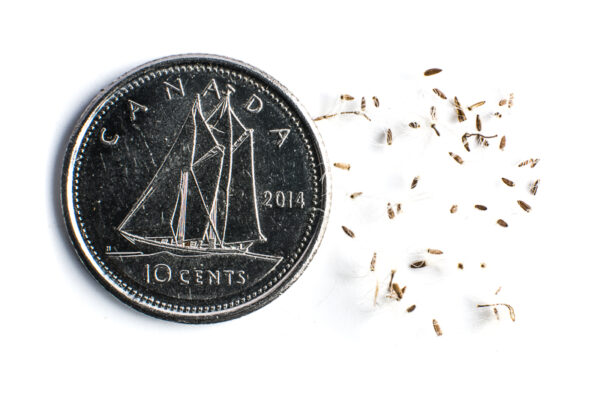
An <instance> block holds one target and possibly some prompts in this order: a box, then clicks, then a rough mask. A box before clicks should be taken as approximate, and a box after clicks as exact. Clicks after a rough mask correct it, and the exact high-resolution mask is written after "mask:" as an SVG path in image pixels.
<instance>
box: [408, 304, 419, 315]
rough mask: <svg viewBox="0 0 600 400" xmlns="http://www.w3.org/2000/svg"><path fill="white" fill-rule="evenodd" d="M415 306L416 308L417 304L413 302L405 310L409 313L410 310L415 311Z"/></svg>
mask: <svg viewBox="0 0 600 400" xmlns="http://www.w3.org/2000/svg"><path fill="white" fill-rule="evenodd" d="M415 308H417V306H416V305H415V304H413V305H412V306H410V307H408V308H407V309H406V312H409V313H411V312H413V311H415Z"/></svg>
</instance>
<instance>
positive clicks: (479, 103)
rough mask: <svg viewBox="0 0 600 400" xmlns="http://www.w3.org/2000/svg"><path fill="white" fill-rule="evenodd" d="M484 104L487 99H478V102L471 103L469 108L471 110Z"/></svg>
mask: <svg viewBox="0 0 600 400" xmlns="http://www.w3.org/2000/svg"><path fill="white" fill-rule="evenodd" d="M484 104H485V100H484V101H478V102H477V103H475V104H471V105H470V106H469V107H467V110H469V111H471V110H472V109H474V108H477V107H481V106H482V105H484Z"/></svg>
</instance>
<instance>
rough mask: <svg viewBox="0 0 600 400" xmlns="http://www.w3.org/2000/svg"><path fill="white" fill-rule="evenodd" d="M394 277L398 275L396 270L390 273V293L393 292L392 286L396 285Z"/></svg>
mask: <svg viewBox="0 0 600 400" xmlns="http://www.w3.org/2000/svg"><path fill="white" fill-rule="evenodd" d="M394 275H396V270H395V269H393V270H391V271H390V283H389V285H388V292H391V291H392V284H393V283H394Z"/></svg>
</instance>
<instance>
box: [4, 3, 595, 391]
mask: <svg viewBox="0 0 600 400" xmlns="http://www.w3.org/2000/svg"><path fill="white" fill-rule="evenodd" d="M1 14H2V15H1V17H0V18H1V23H0V37H1V39H0V40H1V41H0V46H1V50H2V52H1V54H2V58H3V61H2V63H1V64H0V65H1V66H0V68H1V72H2V74H1V76H2V81H1V82H2V84H1V89H0V90H1V96H0V116H1V121H2V130H1V132H0V134H1V138H2V147H1V148H2V150H1V151H2V153H1V154H2V156H1V157H0V160H1V161H0V163H1V168H0V171H2V172H1V179H2V187H3V190H2V196H1V200H0V202H1V209H2V210H3V211H2V216H3V217H2V224H1V226H2V230H1V233H0V238H1V240H0V243H2V245H1V246H2V247H1V249H2V254H3V258H2V262H1V263H0V270H1V273H0V277H1V283H2V289H1V290H0V301H1V304H2V311H3V324H2V329H1V330H0V396H1V397H2V398H6V399H9V398H10V399H12V398H38V399H39V398H125V397H132V396H133V397H134V398H182V397H184V396H185V397H186V398H234V397H238V398H239V397H245V398H311V397H314V398H325V397H335V398H339V397H344V398H371V399H377V398H384V397H387V398H424V399H429V398H436V397H440V396H443V398H465V399H467V398H468V399H471V398H473V399H474V398H504V397H507V396H510V397H513V398H565V397H567V398H598V395H599V394H598V388H597V383H596V382H595V380H596V379H597V378H598V372H599V371H598V357H599V356H600V352H599V348H598V335H599V334H598V329H599V327H600V324H599V322H598V318H599V315H598V314H599V313H598V305H599V304H598V300H597V291H598V278H599V277H600V273H599V268H600V265H599V263H598V255H597V250H598V245H597V241H598V234H597V225H598V222H600V221H599V218H598V208H597V207H598V206H597V199H598V189H597V182H596V176H597V171H598V168H597V162H596V156H597V154H598V149H599V148H600V147H599V145H600V131H599V128H598V118H597V115H598V110H599V109H600V108H599V106H600V104H599V103H600V102H599V100H598V99H599V98H600V85H599V78H598V74H599V69H600V63H599V61H598V56H597V53H598V46H597V40H598V37H599V33H600V32H599V29H598V21H597V16H598V12H597V10H596V7H595V4H594V2H591V1H590V2H578V1H569V2H560V3H557V2H553V1H545V2H524V1H521V2H511V1H502V2H481V1H479V2H472V3H468V2H461V1H444V2H441V1H440V2H437V1H425V2H410V3H409V4H402V3H400V2H395V3H394V4H393V5H392V4H391V2H390V3H386V2H377V1H362V2H350V1H345V2H325V1H320V2H308V1H303V2H293V3H292V2H273V3H264V2H259V1H252V2H241V1H240V2H237V1H228V2H211V3H208V2H202V1H195V2H179V1H167V2H156V3H154V2H150V1H144V2H126V1H118V2H117V1H115V2H113V1H98V2H76V3H75V2H74V3H65V2H57V1H52V2H39V3H25V2H20V3H18V2H10V3H7V4H4V6H3V7H2V13H1ZM190 52H202V53H214V54H221V55H226V56H229V57H232V58H237V59H240V60H244V61H245V62H247V63H249V64H252V65H255V66H257V67H258V68H260V69H262V70H265V71H266V72H268V73H269V74H271V75H272V76H274V77H276V79H278V80H279V81H280V82H282V83H283V84H284V85H285V86H287V87H288V88H289V89H290V90H291V91H292V92H293V93H294V94H295V95H296V96H297V97H298V98H299V99H300V101H301V102H302V103H303V104H304V105H305V107H306V108H307V109H308V111H309V112H310V113H311V114H312V115H313V116H316V115H319V114H321V113H323V112H327V111H329V110H330V109H331V108H332V107H333V106H334V104H335V99H336V96H337V95H338V94H339V93H344V92H352V93H354V94H355V95H359V96H360V95H362V94H365V95H371V94H380V93H381V96H382V98H383V95H384V94H387V95H388V98H390V99H392V98H393V97H394V93H398V94H399V95H398V97H399V98H403V99H404V100H405V101H409V99H410V96H412V95H413V94H414V96H417V93H421V92H418V90H417V88H418V87H420V86H421V85H427V84H428V83H427V82H425V83H423V77H422V71H423V70H425V69H426V68H429V67H434V66H436V67H441V68H443V69H444V72H443V73H442V74H444V76H441V75H440V77H439V79H444V81H436V82H443V84H444V87H445V88H447V89H448V92H451V93H455V92H456V91H457V90H458V88H464V90H465V91H467V92H468V93H470V94H472V93H473V92H474V91H476V89H477V90H479V92H478V93H483V94H485V95H490V94H492V95H491V96H490V97H492V98H493V96H494V95H499V94H502V93H506V91H514V92H515V94H516V103H515V104H516V106H515V111H514V115H513V116H512V117H513V123H512V124H511V125H509V126H510V129H511V133H512V136H509V137H511V139H510V140H513V141H512V142H511V141H510V140H509V144H512V143H515V146H516V144H517V143H518V144H519V145H520V146H521V148H523V149H525V150H527V151H529V153H527V154H524V155H523V156H532V157H534V156H535V157H540V158H542V162H541V163H540V166H539V168H540V169H539V171H540V172H539V173H540V174H543V179H542V183H541V185H540V190H539V192H538V196H536V198H535V199H534V200H535V204H534V209H533V211H532V213H530V214H528V215H526V218H525V217H523V218H521V214H522V213H521V214H519V217H518V218H517V217H515V221H517V222H516V223H515V224H512V221H511V226H510V227H509V228H508V229H510V230H506V231H503V234H502V235H503V236H501V238H500V239H498V237H497V236H490V239H489V240H484V239H483V238H482V236H483V235H484V234H483V233H481V234H480V233H479V231H478V230H477V229H475V230H473V231H471V233H472V235H473V236H468V237H464V240H460V239H461V238H463V237H460V236H459V237H454V238H453V240H454V241H455V242H456V243H458V244H461V243H462V244H463V245H464V243H465V241H467V242H469V241H471V240H474V241H477V242H474V244H473V246H472V247H471V249H475V250H474V251H475V252H476V253H477V254H479V253H482V251H481V249H482V248H484V249H489V250H490V251H491V252H492V253H493V254H494V256H493V257H491V258H490V259H489V260H488V259H486V261H488V262H489V264H490V265H489V267H488V268H487V269H486V270H485V271H481V270H478V269H477V267H476V266H475V267H473V268H471V269H470V270H465V271H464V272H465V274H464V275H457V272H456V268H455V267H454V265H455V264H452V266H449V267H448V268H449V269H448V271H450V269H452V271H451V272H447V273H441V274H439V276H438V278H436V279H434V280H433V281H431V282H424V283H422V287H421V288H422V289H423V290H421V291H420V293H421V294H420V297H419V295H418V293H415V292H417V290H416V289H415V290H413V288H416V287H418V285H419V283H418V281H415V283H414V286H410V285H409V288H408V292H407V296H408V294H410V293H411V290H413V291H412V293H415V297H414V298H413V299H408V298H407V299H406V300H407V301H409V302H414V303H416V304H417V310H416V311H415V312H414V313H413V314H410V315H408V314H406V313H404V312H403V310H404V308H405V307H406V306H408V305H409V304H410V303H404V304H402V303H399V304H400V306H398V307H400V308H398V307H396V305H393V304H388V305H385V304H383V305H382V306H381V307H378V308H376V309H373V307H368V303H370V301H371V296H372V294H370V292H369V291H370V290H372V286H370V285H371V283H368V284H367V283H365V282H366V281H365V280H364V279H362V278H361V276H362V275H361V273H360V272H357V271H358V269H360V268H362V266H363V265H364V266H365V268H367V267H366V266H367V265H368V262H369V260H370V252H371V251H372V250H371V248H370V247H369V246H368V245H367V243H366V242H365V241H361V240H362V239H361V235H360V233H361V231H360V221H359V220H357V219H356V218H355V215H354V214H353V211H352V208H350V206H348V204H347V201H346V200H344V201H342V200H338V199H343V198H345V195H346V194H347V193H346V191H347V190H352V189H351V188H352V186H353V183H352V182H351V181H350V178H349V177H350V176H352V175H348V174H346V175H343V174H342V173H341V171H339V170H336V171H333V180H334V189H335V191H336V193H335V194H339V196H336V200H335V201H336V203H334V208H333V214H332V220H331V223H330V226H329V230H328V232H327V234H326V236H325V239H324V242H323V244H322V248H321V251H320V252H319V253H318V255H317V258H316V259H315V260H314V261H313V263H312V264H311V266H310V267H309V268H308V269H307V271H306V272H305V274H304V275H303V276H302V277H301V278H300V279H299V280H298V282H296V283H295V284H294V285H293V286H292V287H291V288H290V289H289V290H288V291H287V292H286V293H284V294H283V295H282V296H281V297H280V298H279V299H277V300H276V301H275V302H273V303H271V304H269V305H268V306H266V307H265V308H263V309H261V310H259V311H257V312H254V313H252V314H250V315H248V316H245V317H243V318H241V319H238V320H234V321H230V322H226V323H221V324H216V325H210V326H186V325H181V324H175V323H170V322H164V321H160V320H157V319H153V318H150V317H147V316H145V315H143V314H140V313H138V312H136V311H133V310H132V309H130V308H128V307H127V306H125V305H123V304H121V303H120V302H119V301H118V300H116V299H114V298H113V297H112V296H111V295H109V294H108V293H107V292H106V291H105V290H104V289H103V288H102V287H101V286H100V285H99V284H98V283H96V282H95V281H94V280H93V279H92V278H91V276H90V275H89V274H88V272H86V270H85V269H84V268H83V266H82V265H81V264H80V262H79V261H78V259H77V258H76V256H75V254H74V252H73V250H72V249H71V248H70V244H69V243H68V241H67V239H66V236H65V233H64V230H63V227H62V224H63V223H62V216H61V214H60V210H59V202H58V185H59V174H60V165H61V163H62V157H63V152H64V146H65V144H66V142H67V140H68V136H69V134H70V130H71V129H72V126H73V124H74V122H75V121H76V119H77V118H78V116H79V114H80V112H81V111H82V110H83V108H84V107H85V106H86V104H87V103H88V102H89V101H90V100H91V98H92V97H93V96H94V95H95V94H96V93H97V92H98V91H99V90H100V89H101V88H102V87H103V86H105V85H107V84H108V83H110V82H111V81H112V80H113V79H115V78H116V77H118V76H119V75H120V74H122V73H124V72H126V71H128V70H129V69H131V68H133V67H136V66H137V65H139V64H142V63H144V62H147V61H149V60H152V59H155V58H159V57H163V56H167V55H172V54H180V53H190ZM435 79H438V78H435ZM432 82H433V81H432ZM441 84H442V83H440V85H441ZM400 94H401V95H400ZM469 98H472V99H473V100H474V101H475V100H478V99H477V98H475V97H474V96H470V95H469ZM407 99H408V100H407ZM391 103H392V101H391V100H390V104H391ZM404 106H405V107H404V108H402V107H398V108H396V109H394V110H395V111H394V112H395V113H396V115H397V116H398V117H397V122H398V123H401V122H402V121H404V122H406V121H407V120H409V119H408V118H410V117H406V116H403V112H406V110H407V109H408V108H409V107H408V106H407V104H406V103H405V104H404ZM419 110H421V111H422V110H423V108H422V107H413V109H412V111H411V112H418V111H419ZM424 110H427V108H424ZM392 114H393V113H392ZM423 114H426V112H425V113H423ZM345 121H346V122H344V121H342V122H333V121H327V122H325V123H321V124H320V125H319V126H320V128H321V131H322V133H323V136H327V135H329V136H328V137H325V140H326V142H327V144H328V151H329V153H330V155H331V158H332V161H352V162H354V161H353V160H360V161H357V162H358V163H359V164H360V163H361V162H362V163H364V165H369V163H372V162H375V161H376V160H377V157H380V155H381V151H382V150H381V148H379V150H378V149H377V146H374V147H373V148H368V149H367V150H365V151H364V152H360V151H357V149H356V144H354V145H352V144H348V145H347V147H344V146H345V145H344V143H350V142H348V141H346V140H345V139H344V138H341V139H340V137H339V134H340V129H341V130H344V129H348V130H350V129H358V130H360V129H362V128H361V126H363V125H356V124H354V123H352V124H351V123H350V122H351V121H350V122H348V121H349V120H345ZM357 124H358V122H357ZM364 126H366V125H364ZM357 127H358V128H357ZM365 129H367V128H366V127H365ZM369 129H370V128H369ZM353 132H354V131H353ZM335 135H338V136H337V137H336V136H335ZM352 135H355V136H356V132H354V133H352ZM355 136H353V137H355ZM512 138H517V139H512ZM381 147H383V146H381ZM507 150H508V147H507ZM377 151H379V153H377ZM517 156H520V154H518V155H517V154H515V156H514V157H517ZM334 157H340V158H343V157H346V159H344V160H339V159H335V160H334V159H333V158H334ZM360 157H363V158H360ZM369 157H371V158H369ZM515 160H516V158H515ZM407 168H409V169H410V166H409V167H407ZM367 170H368V169H367V168H365V171H367ZM409 175H410V174H409ZM356 179H359V180H357V182H369V180H368V179H365V176H362V180H360V179H361V178H360V177H357V178H356ZM423 183H424V184H425V182H423ZM357 190H361V188H358V189H357ZM423 190H425V191H426V190H427V187H426V186H425V187H424V189H423ZM384 191H385V189H381V192H384ZM417 200H418V199H417ZM385 201H387V200H383V199H382V200H381V202H382V204H384V205H385ZM448 201H451V200H448ZM531 201H532V202H533V199H532V200H531ZM415 203H418V202H417V201H415ZM409 204H410V202H409ZM444 204H446V203H444ZM444 207H445V205H444ZM406 215H408V211H407V212H406ZM369 218H370V217H366V219H369ZM345 221H353V223H354V225H353V227H354V229H355V230H356V231H357V238H356V239H355V240H354V241H352V242H351V241H349V239H348V238H346V237H344V236H343V233H341V229H340V228H339V225H340V224H341V223H345ZM363 222H364V221H363ZM414 226H420V227H421V230H417V231H415V235H416V236H417V237H422V236H426V235H424V233H427V232H431V231H433V232H435V231H436V220H435V219H433V217H432V218H431V219H427V218H426V216H425V219H423V220H421V222H420V223H417V224H415V225H414ZM496 231H497V229H496ZM482 232H484V231H482ZM485 232H487V231H485ZM505 232H510V233H508V234H506V233H505ZM434 235H435V234H434ZM448 235H449V236H452V235H453V234H452V230H450V231H449V232H448ZM438 236H439V235H438ZM397 242H398V243H403V241H402V240H401V239H398V241H397ZM394 243H396V242H395V241H394V240H390V243H389V246H393V244H394ZM481 243H484V244H481ZM423 245H424V246H430V245H429V244H428V243H427V244H425V243H423ZM479 246H483V247H479ZM465 247H466V248H469V247H468V246H465ZM363 248H364V252H363V251H362V250H361V249H363ZM388 254H389V255H390V258H393V255H394V254H401V250H398V253H394V252H393V251H391V250H390V251H389V253H388ZM448 257H449V258H448V264H450V262H451V261H452V263H453V262H454V261H453V259H452V258H451V257H450V256H448ZM402 262H404V261H402ZM399 263H400V262H399ZM392 264H393V261H390V265H392ZM400 264H402V263H400ZM402 265H404V264H402ZM346 267H348V270H347V271H346V270H345V269H344V268H346ZM387 268H388V269H387V270H389V266H387ZM348 271H350V272H348ZM484 272H485V273H488V272H489V274H487V275H483V273H484ZM405 273H407V272H406V268H403V269H402V274H405ZM382 274H383V272H382ZM383 276H384V275H382V277H383ZM460 276H463V277H465V278H464V281H463V282H462V283H460V282H461V279H463V278H460ZM365 279H366V278H365ZM382 279H383V278H382ZM407 279H408V278H407ZM369 282H371V281H369ZM430 284H431V285H434V284H435V285H436V286H435V287H436V288H442V289H440V291H439V292H437V289H436V290H427V289H428V287H429V289H431V287H432V286H431V285H430ZM499 284H501V285H502V286H503V291H502V292H501V294H502V295H504V296H505V297H504V298H503V299H504V300H505V301H508V302H510V303H511V304H513V305H514V306H515V308H516V310H517V321H516V322H514V323H513V322H511V321H510V320H509V319H508V318H507V317H506V314H503V319H502V320H501V321H495V320H494V319H493V318H491V319H490V318H489V315H487V316H486V315H483V314H481V313H479V312H478V311H477V310H475V309H474V308H473V307H471V308H468V307H465V306H464V305H465V304H466V303H468V302H469V301H471V300H472V301H493V300H494V295H493V292H494V291H495V289H496V287H497V286H499ZM436 293H439V295H436ZM453 294H455V295H456V296H453ZM486 296H487V297H486ZM499 296H500V295H499ZM403 302H404V300H403ZM473 304H475V303H472V304H471V306H472V305H473ZM392 307H396V309H392ZM408 316H410V318H409V317H408ZM432 318H437V319H438V320H439V321H440V323H441V325H442V328H443V329H444V336H442V337H437V336H435V335H434V332H433V329H432V328H431V319H432Z"/></svg>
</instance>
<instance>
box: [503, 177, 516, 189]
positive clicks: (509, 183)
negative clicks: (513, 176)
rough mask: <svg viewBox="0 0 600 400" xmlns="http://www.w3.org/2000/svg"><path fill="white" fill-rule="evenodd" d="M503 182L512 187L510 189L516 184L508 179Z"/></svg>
mask: <svg viewBox="0 0 600 400" xmlns="http://www.w3.org/2000/svg"><path fill="white" fill-rule="evenodd" d="M502 182H504V183H505V184H506V186H510V187H513V186H515V183H514V182H513V181H511V180H510V179H507V178H502Z"/></svg>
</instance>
